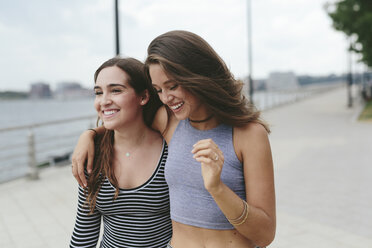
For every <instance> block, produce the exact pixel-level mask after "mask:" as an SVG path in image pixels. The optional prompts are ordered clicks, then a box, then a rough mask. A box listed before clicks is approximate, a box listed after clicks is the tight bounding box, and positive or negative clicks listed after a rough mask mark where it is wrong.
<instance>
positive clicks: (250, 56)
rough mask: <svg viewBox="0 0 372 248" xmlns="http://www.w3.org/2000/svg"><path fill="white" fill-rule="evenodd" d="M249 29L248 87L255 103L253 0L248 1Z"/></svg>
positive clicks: (251, 98)
mask: <svg viewBox="0 0 372 248" xmlns="http://www.w3.org/2000/svg"><path fill="white" fill-rule="evenodd" d="M247 29H248V85H249V89H248V92H249V101H250V102H251V103H253V79H252V12H251V0H247Z"/></svg>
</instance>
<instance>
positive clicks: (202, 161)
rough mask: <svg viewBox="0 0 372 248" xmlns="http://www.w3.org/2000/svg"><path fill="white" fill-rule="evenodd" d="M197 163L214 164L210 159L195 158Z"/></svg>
mask: <svg viewBox="0 0 372 248" xmlns="http://www.w3.org/2000/svg"><path fill="white" fill-rule="evenodd" d="M195 160H196V161H198V162H199V163H203V164H210V163H212V162H213V160H212V159H211V158H209V157H204V156H202V157H197V158H195Z"/></svg>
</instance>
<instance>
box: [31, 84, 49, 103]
mask: <svg viewBox="0 0 372 248" xmlns="http://www.w3.org/2000/svg"><path fill="white" fill-rule="evenodd" d="M29 95H30V98H33V99H35V98H50V97H52V92H51V90H50V86H49V84H47V83H43V82H37V83H33V84H31V89H30V94H29Z"/></svg>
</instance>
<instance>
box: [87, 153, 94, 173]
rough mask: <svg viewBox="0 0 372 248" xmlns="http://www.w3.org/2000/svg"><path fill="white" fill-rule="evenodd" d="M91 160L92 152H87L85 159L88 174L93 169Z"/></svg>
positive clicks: (92, 158) (92, 157)
mask: <svg viewBox="0 0 372 248" xmlns="http://www.w3.org/2000/svg"><path fill="white" fill-rule="evenodd" d="M93 160H94V152H88V159H87V171H88V174H90V173H91V172H92V169H93Z"/></svg>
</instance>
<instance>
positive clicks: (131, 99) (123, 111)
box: [94, 66, 147, 130]
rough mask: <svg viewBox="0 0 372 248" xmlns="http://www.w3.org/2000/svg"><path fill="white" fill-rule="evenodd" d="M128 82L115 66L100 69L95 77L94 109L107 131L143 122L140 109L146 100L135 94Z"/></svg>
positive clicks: (126, 77) (122, 72) (126, 76)
mask: <svg viewBox="0 0 372 248" xmlns="http://www.w3.org/2000/svg"><path fill="white" fill-rule="evenodd" d="M128 80H129V76H128V74H127V73H125V72H124V71H123V70H121V69H120V68H118V67H116V66H111V67H106V68H104V69H102V70H101V71H100V72H99V74H98V76H97V80H96V84H95V87H94V91H95V95H96V98H95V101H94V107H95V108H96V110H97V113H98V116H99V117H100V119H101V120H102V121H103V123H104V126H105V128H107V129H111V130H118V129H120V128H121V127H123V126H126V125H129V124H134V123H137V122H136V121H143V117H142V108H141V107H142V106H143V105H145V104H146V102H147V100H146V99H145V100H144V99H143V97H141V96H139V95H137V94H136V92H135V91H134V89H133V88H132V87H131V86H130V85H129V83H128Z"/></svg>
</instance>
